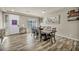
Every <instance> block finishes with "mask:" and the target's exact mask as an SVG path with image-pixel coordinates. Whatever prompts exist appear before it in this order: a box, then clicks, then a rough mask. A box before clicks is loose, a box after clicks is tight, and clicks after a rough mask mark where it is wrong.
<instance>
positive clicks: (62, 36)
mask: <svg viewBox="0 0 79 59" xmlns="http://www.w3.org/2000/svg"><path fill="white" fill-rule="evenodd" d="M56 35H57V36H60V37H65V38H68V39H72V40H77V41H79V40H78V39H76V38H72V37H67V36H64V35H60V34H56Z"/></svg>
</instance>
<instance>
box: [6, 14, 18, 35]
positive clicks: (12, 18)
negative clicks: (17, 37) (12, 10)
mask: <svg viewBox="0 0 79 59" xmlns="http://www.w3.org/2000/svg"><path fill="white" fill-rule="evenodd" d="M7 23H8V24H7V25H8V28H7V31H8V34H9V35H10V34H16V33H19V16H18V15H13V14H9V15H8V21H7Z"/></svg>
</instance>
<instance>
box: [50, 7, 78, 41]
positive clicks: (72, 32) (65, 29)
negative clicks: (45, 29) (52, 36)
mask: <svg viewBox="0 0 79 59" xmlns="http://www.w3.org/2000/svg"><path fill="white" fill-rule="evenodd" d="M72 9H77V8H65V9H62V10H59V11H56V12H54V13H51V15H49V16H51V17H53V16H56V15H60V24H52V27H53V26H54V27H57V35H60V36H64V37H68V38H71V39H77V40H79V21H70V22H68V21H67V20H68V18H67V16H68V15H67V12H68V11H69V10H72Z"/></svg>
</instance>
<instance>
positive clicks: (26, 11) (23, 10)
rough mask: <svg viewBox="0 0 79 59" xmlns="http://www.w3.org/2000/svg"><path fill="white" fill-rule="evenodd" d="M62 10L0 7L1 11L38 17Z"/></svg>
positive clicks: (54, 8) (58, 8) (53, 8)
mask: <svg viewBox="0 0 79 59" xmlns="http://www.w3.org/2000/svg"><path fill="white" fill-rule="evenodd" d="M62 8H64V7H0V9H1V10H3V11H12V12H19V13H24V14H28V15H34V16H39V17H44V16H46V15H49V14H50V13H53V12H55V11H57V10H60V9H62Z"/></svg>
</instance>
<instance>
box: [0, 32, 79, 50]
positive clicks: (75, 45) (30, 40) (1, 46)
mask: <svg viewBox="0 0 79 59" xmlns="http://www.w3.org/2000/svg"><path fill="white" fill-rule="evenodd" d="M78 50H79V42H78V41H75V40H71V39H67V38H63V37H59V36H56V43H53V44H51V42H50V41H49V40H48V41H41V42H40V40H39V39H36V38H35V37H34V36H33V34H31V33H29V34H20V35H13V36H8V37H5V38H4V40H3V42H2V43H0V51H78Z"/></svg>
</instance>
